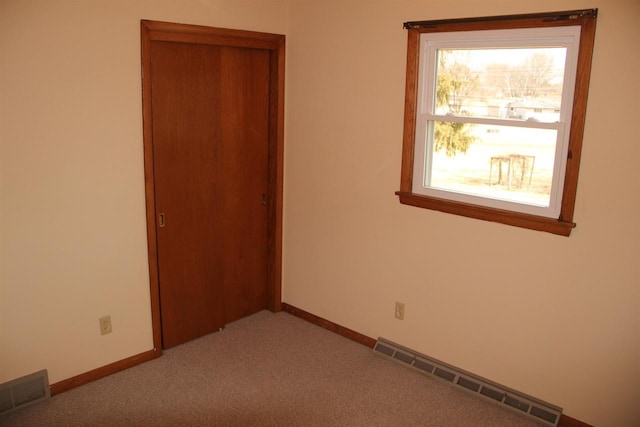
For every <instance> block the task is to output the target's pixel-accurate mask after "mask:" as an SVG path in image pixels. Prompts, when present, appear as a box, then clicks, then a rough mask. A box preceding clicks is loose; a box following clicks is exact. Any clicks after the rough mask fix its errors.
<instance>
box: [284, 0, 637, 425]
mask: <svg viewBox="0 0 640 427" xmlns="http://www.w3.org/2000/svg"><path fill="white" fill-rule="evenodd" d="M590 7H598V8H599V9H600V15H599V18H598V24H597V25H598V28H597V34H596V46H595V55H594V63H593V72H592V84H591V91H590V98H589V109H588V114H587V122H586V134H585V138H584V150H583V160H582V168H581V175H580V181H579V188H578V200H577V208H576V214H575V220H576V221H577V223H578V227H577V228H576V229H575V230H574V232H573V233H572V236H571V237H569V238H566V237H560V236H555V235H551V234H547V233H541V232H535V231H529V230H524V229H519V228H513V227H508V226H505V225H500V224H494V223H489V222H483V221H479V220H474V219H469V218H463V217H456V216H453V215H447V214H442V213H439V212H434V211H428V210H423V209H418V208H413V207H408V206H403V205H400V203H399V202H398V200H397V197H396V196H395V195H394V192H395V191H396V190H398V189H399V182H400V155H401V138H402V124H403V101H404V92H403V90H404V72H405V63H404V61H405V54H406V32H405V31H404V30H403V29H402V23H403V22H405V21H411V20H428V19H440V18H458V17H467V16H486V15H495V14H511V13H520V12H544V11H556V10H570V9H581V8H590ZM639 16H640V2H638V1H637V0H633V1H596V0H592V1H589V2H584V1H557V0H555V1H540V0H535V1H529V0H527V1H495V0H492V1H482V2H479V1H477V0H446V1H444V0H443V1H433V0H431V1H410V2H409V1H352V2H345V1H332V2H326V1H320V2H311V1H307V2H294V3H293V6H292V9H291V18H292V20H291V24H290V32H289V35H288V55H289V57H288V58H289V69H288V71H289V80H288V86H287V90H288V94H289V97H288V110H287V111H288V116H287V120H288V122H287V123H288V125H287V132H288V133H287V145H286V169H285V176H286V178H285V196H286V206H285V215H286V218H285V219H286V221H285V232H284V242H285V243H284V247H285V268H284V295H283V299H284V301H287V302H289V303H291V304H293V305H295V306H298V307H300V308H302V309H305V310H307V311H310V312H312V313H315V314H317V315H319V316H322V317H325V318H327V319H330V320H332V321H334V322H336V323H339V324H341V325H344V326H347V327H349V328H352V329H355V330H356V331H359V332H361V333H363V334H365V335H368V336H371V337H374V338H375V337H378V336H382V337H385V338H388V339H390V340H392V341H395V342H398V343H400V344H403V345H405V346H408V347H410V348H413V349H415V350H417V351H420V352H422V353H425V354H427V355H430V356H433V357H436V358H439V359H441V360H443V361H446V362H449V363H451V364H453V365H456V366H458V367H461V368H463V369H466V370H469V371H471V372H474V373H476V374H479V375H482V376H484V377H486V378H490V379H493V380H495V381H498V382H500V383H502V384H505V385H508V386H511V387H513V388H515V389H518V390H521V391H523V392H526V393H528V394H531V395H533V396H537V397H539V398H542V399H545V400H547V401H549V402H552V403H555V404H557V405H560V406H562V407H563V408H564V409H565V413H566V414H568V415H570V416H572V417H574V418H578V419H581V420H583V421H587V422H591V423H594V424H596V425H599V426H632V425H636V426H637V425H640V406H638V403H639V402H640V393H639V392H638V390H639V389H638V386H640V270H639V267H638V266H639V264H640V259H639V258H640V256H639V255H640V249H639V245H640V225H639V224H638V220H639V219H640V216H639V214H640V174H639V170H640V168H639V167H638V159H639V158H640V128H639V125H638V123H639V122H640V119H639V113H640V108H639V106H638V105H639V104H638V103H639V102H640V86H639V85H640V83H639V81H640V80H639V79H638V75H639V74H638V73H639V71H638V70H640V58H639V52H640V50H639V49H638V43H639V42H640V31H639V30H638V28H639V26H638V22H637V19H638V17H639ZM314 21H315V22H317V23H318V24H317V25H313V24H312V23H313V22H314ZM395 301H401V302H404V303H405V304H406V319H405V320H404V321H398V320H395V319H394V318H393V309H394V303H395Z"/></svg>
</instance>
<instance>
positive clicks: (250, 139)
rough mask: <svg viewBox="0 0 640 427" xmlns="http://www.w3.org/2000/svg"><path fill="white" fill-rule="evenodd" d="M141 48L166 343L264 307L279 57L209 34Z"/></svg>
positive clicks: (194, 335)
mask: <svg viewBox="0 0 640 427" xmlns="http://www.w3.org/2000/svg"><path fill="white" fill-rule="evenodd" d="M189 28H192V27H189ZM147 48H148V58H147V59H148V68H149V76H150V82H147V83H148V85H146V88H147V90H149V91H150V100H149V101H150V102H149V107H150V110H151V111H150V121H151V123H150V129H149V131H150V132H151V144H152V152H151V153H150V155H149V157H151V159H150V160H151V162H152V167H153V198H154V206H153V208H154V209H153V210H154V218H155V236H156V247H155V249H156V260H157V265H156V266H155V267H156V268H157V281H158V283H157V286H158V290H157V292H158V300H159V311H160V317H161V335H162V338H161V339H162V346H163V348H168V347H172V346H174V345H177V344H180V343H183V342H186V341H189V340H191V339H193V338H197V337H199V336H202V335H205V334H208V333H210V332H213V331H216V330H218V329H220V328H222V327H223V326H224V325H225V324H226V323H227V322H230V321H233V320H236V319H238V318H240V317H243V316H246V315H249V314H252V313H255V312H257V311H259V310H262V309H264V308H267V307H269V308H272V309H273V305H274V304H273V301H270V300H269V297H272V298H273V295H274V292H273V289H272V288H270V286H269V280H270V277H271V276H272V274H273V272H272V271H270V270H272V269H273V267H272V266H271V262H270V259H271V258H273V254H272V251H271V250H270V248H269V242H270V241H272V240H273V239H272V238H271V236H272V235H273V221H271V223H270V221H269V219H270V218H272V215H270V214H271V213H272V211H273V209H271V210H270V209H269V200H270V196H271V198H273V197H272V196H273V194H272V193H273V188H272V187H273V186H272V185H270V182H271V181H272V180H273V175H274V174H273V170H272V169H273V168H272V167H271V162H270V155H269V153H270V151H272V150H271V148H272V146H273V141H272V138H273V134H274V129H273V128H274V124H275V123H277V121H274V118H273V117H272V116H273V102H274V99H273V98H274V96H273V95H274V94H273V90H272V89H273V87H274V82H273V76H272V71H273V69H274V64H273V61H274V58H275V59H277V57H275V56H274V55H273V54H272V51H271V50H269V49H264V48H260V47H255V46H252V45H250V46H244V45H242V44H240V45H238V44H237V43H231V45H229V43H228V41H227V42H226V43H223V42H221V41H220V40H218V39H217V38H216V39H214V40H209V41H207V40H203V39H202V38H196V39H195V40H189V39H184V38H180V39H179V40H165V39H164V38H162V39H161V40H151V41H149V44H148V46H147ZM143 49H144V46H143ZM143 56H144V54H143ZM146 120H147V118H146V117H145V121H146ZM146 126H147V123H145V130H146V129H147V127H146ZM276 129H277V127H276ZM145 141H146V138H145ZM276 175H277V174H276ZM147 186H149V182H148V183H147ZM148 193H149V192H148ZM148 210H149V207H148ZM148 216H149V214H148ZM150 246H151V245H150ZM150 252H151V251H150ZM150 267H151V263H150ZM278 303H279V301H278Z"/></svg>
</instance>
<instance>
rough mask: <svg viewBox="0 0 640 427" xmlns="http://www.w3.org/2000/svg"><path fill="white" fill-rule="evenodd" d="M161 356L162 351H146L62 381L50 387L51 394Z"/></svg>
mask: <svg viewBox="0 0 640 427" xmlns="http://www.w3.org/2000/svg"><path fill="white" fill-rule="evenodd" d="M161 355H162V351H161V350H160V349H157V350H149V351H145V352H143V353H140V354H136V355H134V356H131V357H128V358H126V359H122V360H119V361H117V362H114V363H110V364H108V365H105V366H101V367H99V368H97V369H94V370H92V371H89V372H85V373H83V374H80V375H76V376H74V377H71V378H67V379H66V380H62V381H59V382H57V383H53V384H51V385H50V389H51V394H52V395H55V394H58V393H62V392H65V391H68V390H71V389H72V388H75V387H79V386H81V385H84V384H87V383H90V382H91V381H95V380H98V379H100V378H104V377H106V376H108V375H111V374H115V373H116V372H119V371H122V370H125V369H128V368H131V367H133V366H136V365H139V364H141V363H144V362H148V361H149V360H153V359H155V358H157V357H160V356H161Z"/></svg>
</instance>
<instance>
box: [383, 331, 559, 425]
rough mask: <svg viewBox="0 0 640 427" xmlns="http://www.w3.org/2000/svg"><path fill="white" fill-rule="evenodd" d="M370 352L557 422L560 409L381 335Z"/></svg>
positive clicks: (528, 413) (519, 411)
mask: <svg viewBox="0 0 640 427" xmlns="http://www.w3.org/2000/svg"><path fill="white" fill-rule="evenodd" d="M373 351H374V353H378V354H381V355H384V356H386V357H389V358H390V359H392V360H395V361H396V362H401V363H402V364H403V365H405V366H410V367H411V368H413V369H416V370H417V371H419V372H422V373H427V374H430V375H432V376H434V377H437V378H438V379H441V380H444V381H447V382H448V383H449V384H452V385H453V386H455V387H459V388H460V389H462V390H465V391H467V392H469V393H473V394H475V395H476V396H480V397H482V398H484V399H491V401H493V402H496V403H497V404H502V405H503V407H504V408H506V409H509V410H512V411H515V412H517V413H519V414H521V415H524V416H527V417H529V418H533V419H535V420H537V421H542V422H544V423H547V424H549V425H552V426H557V425H558V422H559V421H560V416H561V415H562V408H559V407H557V406H554V405H551V404H550V403H547V402H543V401H541V400H539V399H536V398H534V397H531V396H527V395H526V394H524V393H521V392H518V391H516V390H512V389H510V388H508V387H505V386H502V385H500V384H497V383H494V382H492V381H489V380H486V379H484V378H482V377H479V376H477V375H475V374H472V373H470V372H466V371H463V370H462V369H459V368H456V367H454V366H451V365H448V364H446V363H444V362H441V361H439V360H436V359H433V358H431V357H429V356H425V355H424V354H420V353H417V352H415V351H413V350H410V349H408V348H406V347H402V346H400V345H398V344H395V343H392V342H391V341H388V340H385V339H383V338H378V341H377V342H376V345H375V346H374V348H373Z"/></svg>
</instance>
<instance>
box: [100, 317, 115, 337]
mask: <svg viewBox="0 0 640 427" xmlns="http://www.w3.org/2000/svg"><path fill="white" fill-rule="evenodd" d="M111 332H113V330H112V329H111V316H104V317H101V318H100V335H107V334H110V333H111Z"/></svg>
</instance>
